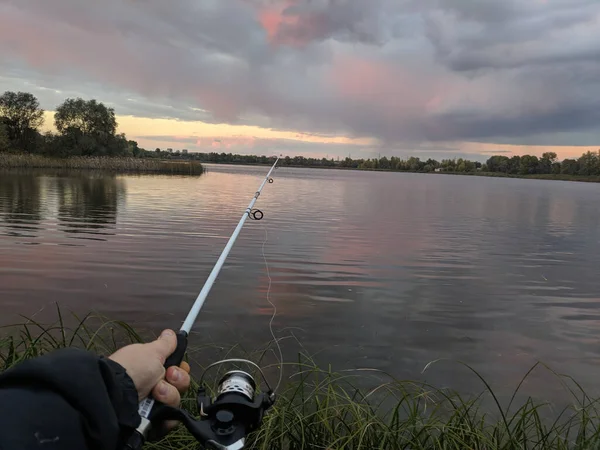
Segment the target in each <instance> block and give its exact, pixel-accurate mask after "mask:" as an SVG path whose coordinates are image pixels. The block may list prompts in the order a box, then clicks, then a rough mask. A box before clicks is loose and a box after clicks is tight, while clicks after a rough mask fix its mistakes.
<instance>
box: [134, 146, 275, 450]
mask: <svg viewBox="0 0 600 450" xmlns="http://www.w3.org/2000/svg"><path fill="white" fill-rule="evenodd" d="M278 162H279V157H277V158H276V160H275V163H274V164H273V166H272V167H271V169H270V170H269V172H268V173H267V175H266V177H265V178H264V180H263V181H262V183H261V185H260V187H259V188H258V190H257V191H256V192H255V194H254V197H253V198H252V201H250V204H249V205H248V207H247V208H246V211H245V212H244V214H243V215H242V218H241V219H240V221H239V223H238V225H237V227H236V228H235V230H234V231H233V233H232V235H231V237H230V238H229V241H228V242H227V245H225V248H224V249H223V251H222V252H221V256H219V259H218V260H217V262H216V264H215V265H214V267H213V269H212V270H211V272H210V274H209V276H208V278H207V280H206V282H205V283H204V286H203V287H202V290H201V291H200V293H199V294H198V297H197V298H196V301H195V302H194V304H193V305H192V308H191V309H190V312H189V313H188V315H187V317H186V319H185V321H184V322H183V325H182V326H181V329H180V330H179V331H178V332H177V348H176V349H175V351H174V352H173V354H172V355H170V356H169V357H168V358H167V360H166V362H165V368H168V367H171V366H179V365H180V364H181V362H182V361H183V357H184V355H185V352H186V350H187V345H188V335H189V333H190V331H191V329H192V327H193V326H194V323H195V322H196V319H197V318H198V314H199V313H200V310H201V309H202V306H203V305H204V302H205V301H206V298H207V297H208V294H209V292H210V290H211V288H212V287H213V284H214V283H215V280H216V279H217V277H218V276H219V272H220V271H221V269H222V267H223V264H224V263H225V260H226V259H227V256H228V255H229V252H230V251H231V249H232V247H233V245H234V244H235V241H236V239H237V238H238V236H239V234H240V232H241V231H242V228H243V227H244V224H245V223H246V220H248V218H250V219H253V220H261V219H262V218H263V216H264V214H263V213H262V211H261V210H259V209H254V205H255V204H256V201H257V200H258V197H260V194H261V193H262V190H263V188H264V187H265V185H266V184H267V183H273V178H271V174H272V173H273V171H274V170H275V168H276V167H277V163H278ZM229 362H237V363H245V364H248V365H251V366H253V367H255V368H257V369H258V370H259V372H260V373H261V375H262V378H263V380H264V381H265V384H266V386H267V392H266V393H263V394H260V395H258V396H256V398H255V395H254V394H255V392H256V382H255V381H254V378H253V377H252V376H251V375H250V374H248V373H247V372H243V371H240V370H234V371H231V372H228V373H227V374H225V376H224V377H223V378H222V379H221V381H220V382H219V387H218V390H217V396H216V398H215V399H214V401H213V400H211V398H210V396H208V395H207V394H206V388H205V387H204V386H203V385H202V380H203V379H204V375H205V374H206V371H208V370H209V369H211V368H212V367H215V366H217V365H220V364H224V363H229ZM206 371H205V372H204V374H203V375H202V377H201V379H200V388H199V390H198V402H197V403H198V410H199V411H198V412H199V414H200V420H196V419H195V418H194V417H193V416H192V415H191V414H190V413H188V412H187V411H184V410H182V409H179V408H172V407H170V406H166V405H163V404H160V403H158V402H156V401H155V400H154V399H153V398H152V397H147V398H146V399H144V400H142V402H140V405H139V409H138V412H139V414H140V417H141V424H140V426H139V427H138V428H137V429H136V430H135V432H134V433H133V434H132V436H131V438H130V439H129V441H128V443H127V448H129V449H133V450H139V449H141V447H142V446H143V444H144V442H145V441H146V439H147V437H148V433H149V431H150V429H151V428H152V425H153V424H155V423H158V422H162V421H164V420H179V421H181V422H182V423H183V424H184V425H185V426H186V428H187V429H188V430H189V431H190V433H191V434H192V435H193V436H194V437H195V438H196V440H197V441H198V442H199V443H200V444H201V445H202V446H204V447H205V448H211V449H219V450H239V449H242V448H244V445H245V438H246V435H247V434H248V433H249V432H251V431H253V430H254V429H256V428H257V427H258V426H259V425H260V422H261V420H262V417H263V415H264V413H265V411H266V410H267V409H268V408H270V407H271V406H272V405H273V403H274V402H275V393H274V392H273V389H271V386H270V385H269V383H268V381H267V379H266V377H265V375H264V373H263V372H262V370H261V369H260V367H258V366H257V365H256V364H255V363H253V362H252V361H248V360H243V359H229V360H224V361H219V362H217V363H214V364H211V365H210V366H208V368H207V369H206Z"/></svg>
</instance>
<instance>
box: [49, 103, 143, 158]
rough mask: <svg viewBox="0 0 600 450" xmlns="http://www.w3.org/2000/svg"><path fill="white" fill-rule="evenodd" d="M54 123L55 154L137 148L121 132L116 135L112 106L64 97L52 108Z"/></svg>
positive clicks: (118, 152) (106, 152)
mask: <svg viewBox="0 0 600 450" xmlns="http://www.w3.org/2000/svg"><path fill="white" fill-rule="evenodd" d="M54 125H55V126H56V129H57V130H58V132H59V138H58V142H56V143H55V145H53V146H52V148H53V150H54V151H53V153H54V154H55V155H56V156H59V155H60V154H64V153H67V154H69V155H85V156H91V155H97V156H121V155H126V154H127V153H128V150H131V153H133V148H137V143H135V147H134V146H133V145H131V144H130V143H129V142H128V141H127V139H126V138H125V136H124V135H117V134H116V131H117V120H116V117H115V111H114V109H113V108H108V107H106V106H105V105H104V104H103V103H100V102H98V101H96V100H87V101H86V100H83V99H82V98H76V99H72V98H68V99H66V100H65V101H64V102H63V103H62V104H61V105H60V106H58V107H57V108H56V113H55V115H54ZM131 142H133V141H131Z"/></svg>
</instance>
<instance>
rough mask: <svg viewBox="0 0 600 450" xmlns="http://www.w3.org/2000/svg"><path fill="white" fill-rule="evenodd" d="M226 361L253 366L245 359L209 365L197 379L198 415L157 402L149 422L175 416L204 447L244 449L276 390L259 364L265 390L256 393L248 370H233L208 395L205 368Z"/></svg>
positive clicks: (254, 384)
mask: <svg viewBox="0 0 600 450" xmlns="http://www.w3.org/2000/svg"><path fill="white" fill-rule="evenodd" d="M225 362H245V363H248V364H251V365H254V366H256V365H255V364H254V363H252V362H251V361H246V360H226V361H220V362H218V363H215V364H213V365H211V366H209V367H208V368H207V370H206V371H205V372H204V374H203V375H202V377H201V379H200V388H199V389H198V396H197V399H196V401H197V408H198V415H199V419H196V418H195V417H193V416H192V415H191V414H190V413H189V412H188V411H185V410H183V409H178V408H172V407H170V406H166V405H160V406H159V407H158V408H155V409H154V410H153V412H152V414H151V415H150V418H149V419H150V422H162V421H164V420H178V421H180V422H181V423H183V425H184V426H185V427H186V428H187V430H188V431H189V432H190V434H192V436H194V438H195V439H196V440H197V441H198V442H199V443H200V445H202V447H204V448H205V449H207V450H208V449H210V450H240V449H243V448H244V446H245V441H246V437H247V436H248V434H249V433H251V432H252V431H254V430H256V429H257V428H258V427H259V426H260V424H261V422H262V419H263V417H264V414H265V413H266V411H267V410H268V409H269V408H270V407H271V406H273V404H274V403H275V393H274V392H273V390H272V389H271V387H270V386H269V384H268V382H267V380H266V378H265V376H264V373H263V372H262V370H260V368H259V371H260V373H261V374H262V376H263V379H264V381H265V383H266V385H267V388H268V390H267V392H266V393H260V394H258V395H257V393H256V382H255V381H254V378H253V377H252V376H251V375H250V374H249V373H247V372H244V371H242V370H232V371H230V372H227V373H226V374H225V375H224V376H223V377H222V378H221V379H220V381H219V383H218V388H217V391H216V395H215V397H214V399H211V397H210V395H209V394H208V393H207V388H206V386H205V385H204V384H203V382H202V380H203V378H204V375H205V374H206V372H207V371H208V369H210V368H211V367H214V366H216V365H219V364H223V363H225ZM256 367H258V366H256Z"/></svg>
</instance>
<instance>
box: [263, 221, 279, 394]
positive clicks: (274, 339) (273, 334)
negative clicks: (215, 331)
mask: <svg viewBox="0 0 600 450" xmlns="http://www.w3.org/2000/svg"><path fill="white" fill-rule="evenodd" d="M263 228H264V230H265V239H264V241H263V243H262V256H263V259H264V261H265V268H266V269H267V277H268V278H269V287H268V288H267V302H269V304H270V305H271V306H272V307H273V315H272V316H271V320H270V321H269V331H270V332H271V336H272V337H273V341H275V345H277V351H278V352H279V381H277V384H276V385H275V391H274V392H278V391H279V386H280V385H281V381H282V380H283V352H282V351H281V345H280V344H279V339H277V338H276V337H275V332H274V331H273V321H274V320H275V316H277V306H275V304H274V303H273V302H272V301H271V286H272V285H273V279H272V278H271V272H270V270H269V263H268V262H267V257H266V256H265V244H266V243H267V240H268V239H269V232H268V230H267V226H266V225H263Z"/></svg>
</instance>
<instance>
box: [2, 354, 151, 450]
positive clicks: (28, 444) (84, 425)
mask: <svg viewBox="0 0 600 450" xmlns="http://www.w3.org/2000/svg"><path fill="white" fill-rule="evenodd" d="M137 407H138V394H137V391H136V389H135V385H134V384H133V381H132V380H131V378H130V377H129V375H127V373H126V371H125V369H124V368H123V367H122V366H121V365H119V364H117V363H116V362H114V361H112V360H109V359H106V358H102V357H98V356H96V355H94V354H93V353H90V352H86V351H83V350H78V349H62V350H57V351H55V352H52V353H49V354H47V355H44V356H40V357H37V358H34V359H31V360H27V361H24V362H22V363H20V364H18V365H17V366H15V367H13V368H11V369H9V370H8V371H6V372H4V373H3V374H1V375H0V450H29V449H42V450H67V449H69V450H71V449H81V450H87V449H90V450H91V449H94V450H96V449H97V450H116V449H120V448H122V447H123V445H124V441H125V439H126V438H127V436H129V434H130V433H131V430H132V429H135V428H136V427H137V426H138V425H139V423H140V417H139V414H138V412H137Z"/></svg>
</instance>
